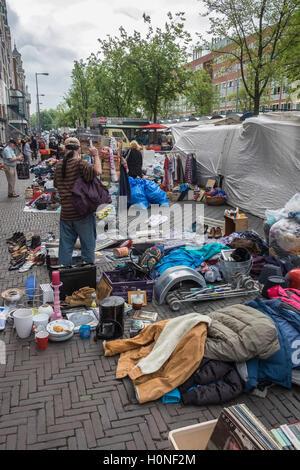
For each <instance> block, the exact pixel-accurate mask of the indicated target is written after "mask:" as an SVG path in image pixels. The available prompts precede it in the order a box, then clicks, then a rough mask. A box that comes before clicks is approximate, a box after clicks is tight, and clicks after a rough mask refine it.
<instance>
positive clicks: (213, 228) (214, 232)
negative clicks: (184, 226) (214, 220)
mask: <svg viewBox="0 0 300 470" xmlns="http://www.w3.org/2000/svg"><path fill="white" fill-rule="evenodd" d="M215 236H216V229H215V227H212V228H211V229H210V232H209V234H208V238H215Z"/></svg>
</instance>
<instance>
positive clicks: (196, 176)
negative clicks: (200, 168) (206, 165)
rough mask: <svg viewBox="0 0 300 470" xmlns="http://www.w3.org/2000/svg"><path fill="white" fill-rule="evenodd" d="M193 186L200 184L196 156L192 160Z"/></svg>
mask: <svg viewBox="0 0 300 470" xmlns="http://www.w3.org/2000/svg"><path fill="white" fill-rule="evenodd" d="M192 184H198V174H197V162H196V158H195V156H194V155H193V159H192Z"/></svg>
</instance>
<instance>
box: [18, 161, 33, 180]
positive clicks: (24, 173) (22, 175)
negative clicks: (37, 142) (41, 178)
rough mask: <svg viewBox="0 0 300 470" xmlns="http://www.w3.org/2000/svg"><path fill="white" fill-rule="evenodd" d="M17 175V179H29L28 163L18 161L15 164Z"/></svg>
mask: <svg viewBox="0 0 300 470" xmlns="http://www.w3.org/2000/svg"><path fill="white" fill-rule="evenodd" d="M17 175H18V179H19V180H29V178H30V174H29V164H28V163H18V164H17Z"/></svg>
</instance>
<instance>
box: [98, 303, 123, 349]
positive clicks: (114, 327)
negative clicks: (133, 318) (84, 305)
mask: <svg viewBox="0 0 300 470" xmlns="http://www.w3.org/2000/svg"><path fill="white" fill-rule="evenodd" d="M124 307H125V300H124V299H123V298H122V297H117V296H112V297H107V298H106V299H104V300H102V301H101V302H100V307H99V314H100V321H99V324H98V326H97V328H96V335H95V338H94V339H95V341H97V340H98V339H102V340H113V339H118V338H122V337H123V335H124Z"/></svg>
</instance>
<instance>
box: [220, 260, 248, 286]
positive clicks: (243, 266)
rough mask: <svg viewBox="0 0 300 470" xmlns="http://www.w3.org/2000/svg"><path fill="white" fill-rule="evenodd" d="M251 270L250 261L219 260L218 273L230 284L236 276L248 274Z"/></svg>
mask: <svg viewBox="0 0 300 470" xmlns="http://www.w3.org/2000/svg"><path fill="white" fill-rule="evenodd" d="M251 268H252V259H250V260H248V261H242V262H238V261H224V260H222V259H221V260H220V271H221V273H222V275H223V278H224V280H225V281H226V282H228V283H231V282H232V280H233V277H234V276H235V275H237V274H249V273H250V271H251Z"/></svg>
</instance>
